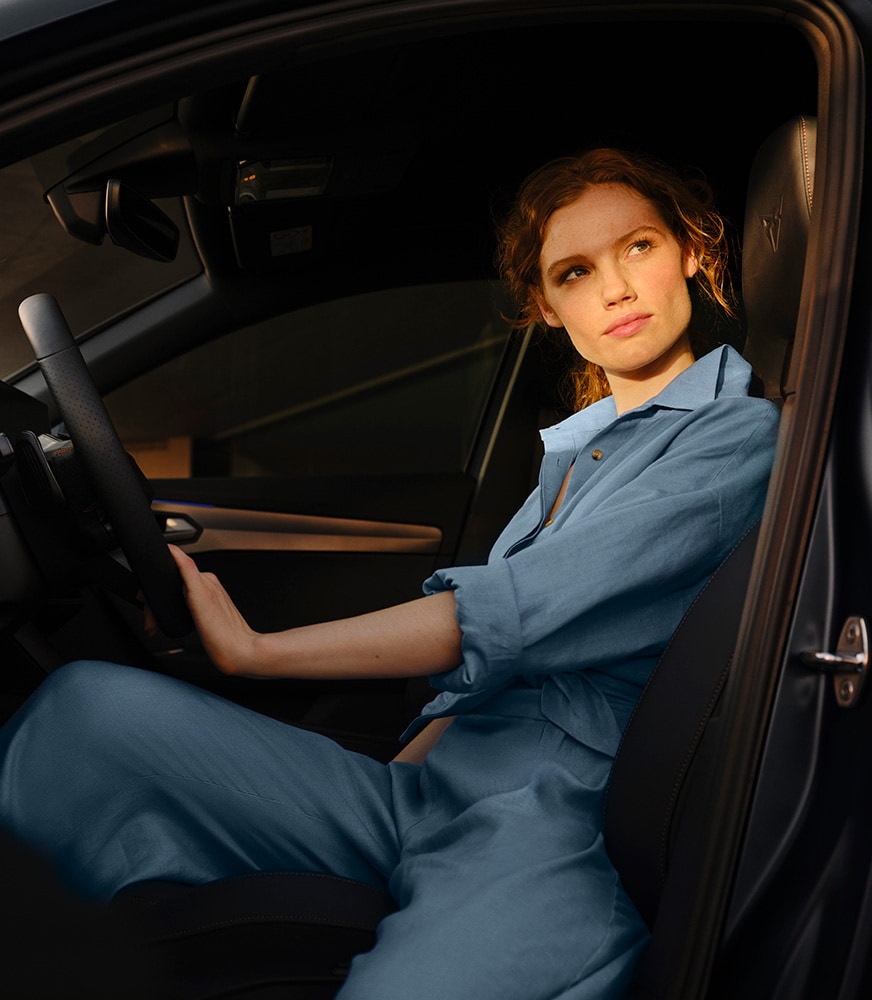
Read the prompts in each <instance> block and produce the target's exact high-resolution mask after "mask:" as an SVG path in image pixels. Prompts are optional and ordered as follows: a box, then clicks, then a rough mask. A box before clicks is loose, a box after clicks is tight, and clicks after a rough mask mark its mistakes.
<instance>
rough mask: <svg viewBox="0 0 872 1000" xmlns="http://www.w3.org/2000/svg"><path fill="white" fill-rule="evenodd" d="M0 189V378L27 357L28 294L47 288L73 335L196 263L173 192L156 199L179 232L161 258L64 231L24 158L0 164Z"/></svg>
mask: <svg viewBox="0 0 872 1000" xmlns="http://www.w3.org/2000/svg"><path fill="white" fill-rule="evenodd" d="M0 192H2V196H0V232H2V233H3V253H2V254H0V331H2V333H0V378H6V377H8V376H9V375H11V374H13V373H14V372H16V371H18V370H19V369H21V368H24V367H25V366H27V365H29V364H31V363H32V362H33V352H32V350H31V348H30V344H29V343H28V342H27V338H26V337H25V335H24V331H23V330H22V329H21V324H20V323H19V320H18V306H19V305H20V304H21V302H22V300H23V299H25V298H27V297H28V296H29V295H35V294H37V293H42V292H45V293H48V294H49V295H53V296H54V297H55V298H56V299H57V300H58V302H59V304H60V306H61V309H62V311H63V313H64V316H65V317H66V319H67V322H68V323H69V325H70V328H71V329H72V331H73V333H74V334H75V335H76V336H80V335H81V334H83V333H86V332H87V331H89V330H91V329H93V328H94V327H96V326H99V325H100V324H102V323H105V322H106V321H107V320H108V319H110V318H111V317H113V316H116V315H118V314H119V313H124V312H126V311H127V310H129V309H131V308H132V307H133V306H135V305H138V304H139V303H140V302H143V301H145V300H146V299H149V298H151V297H152V296H154V295H156V294H158V293H159V292H163V291H165V290H166V289H168V288H172V287H173V286H174V285H177V284H179V282H181V281H184V280H186V279H187V278H191V277H193V276H194V275H195V274H197V273H199V271H200V270H201V265H200V261H199V258H198V257H197V255H196V252H195V251H194V248H193V245H192V243H191V238H190V235H189V233H188V227H187V223H186V221H185V217H184V212H183V209H182V207H181V203H180V201H179V200H178V199H161V200H160V201H158V202H157V204H158V205H159V206H160V207H161V208H162V209H163V211H164V212H166V213H167V215H169V216H170V217H171V218H172V219H173V220H174V221H175V223H176V225H177V226H179V229H180V233H181V238H180V242H179V252H178V255H177V256H176V259H175V260H174V261H173V262H172V263H169V264H163V263H159V262H158V261H153V260H147V259H146V258H144V257H138V256H137V255H136V254H133V253H130V252H129V251H128V250H122V249H121V248H120V247H116V246H115V245H114V244H113V243H112V241H111V240H110V239H108V237H107V238H106V239H105V240H104V241H103V243H102V245H100V246H93V245H92V244H90V243H83V242H81V241H80V240H77V239H74V238H73V237H72V236H70V235H69V234H67V233H66V232H64V230H63V228H62V227H61V225H60V223H59V222H58V221H57V219H55V217H54V214H53V212H52V210H51V208H50V207H49V206H48V204H47V203H46V202H45V200H44V198H43V188H42V185H41V184H40V183H39V181H38V179H37V176H36V173H35V171H34V169H33V167H32V165H31V163H30V161H24V162H22V163H16V164H13V165H12V166H9V167H5V168H4V169H3V170H0Z"/></svg>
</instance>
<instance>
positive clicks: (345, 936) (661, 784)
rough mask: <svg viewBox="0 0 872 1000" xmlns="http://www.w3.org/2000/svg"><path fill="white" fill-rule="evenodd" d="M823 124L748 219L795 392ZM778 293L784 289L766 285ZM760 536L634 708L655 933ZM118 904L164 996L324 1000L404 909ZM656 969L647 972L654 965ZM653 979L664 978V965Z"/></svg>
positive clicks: (617, 838) (378, 895)
mask: <svg viewBox="0 0 872 1000" xmlns="http://www.w3.org/2000/svg"><path fill="white" fill-rule="evenodd" d="M814 149H815V122H814V120H813V119H811V118H806V117H799V118H796V119H793V120H792V121H790V122H788V123H786V124H785V125H784V126H782V127H781V128H779V129H778V130H777V131H776V132H775V133H773V135H772V136H770V138H769V139H767V140H766V142H765V143H763V145H762V146H761V147H760V150H759V152H758V154H757V157H756V159H755V162H754V164H753V167H752V170H751V174H750V181H749V188H748V199H747V207H746V214H745V225H744V251H743V264H742V291H743V297H744V301H745V309H746V337H745V346H744V353H745V355H746V356H747V357H748V359H749V360H750V361H751V363H752V365H753V366H754V369H755V372H756V374H757V375H758V377H759V379H760V381H761V383H762V387H763V388H762V391H763V392H765V394H766V395H767V396H768V397H769V398H772V399H775V400H781V399H782V398H783V394H784V392H785V391H786V372H787V370H788V366H789V362H790V351H791V345H792V343H793V337H794V328H795V324H796V316H797V311H798V305H799V296H800V291H801V286H802V272H803V267H804V259H805V246H806V240H807V234H808V226H809V218H810V213H811V201H812V193H813V184H814ZM773 288H777V289H778V290H779V294H778V295H777V296H773V295H771V294H769V292H770V291H771V289H773ZM755 545H756V530H755V529H754V530H752V531H751V532H749V533H748V534H747V535H746V537H745V538H744V539H743V540H742V541H741V542H740V543H739V544H738V545H737V546H736V548H735V549H734V551H733V553H732V554H731V555H730V556H729V557H728V559H727V561H726V562H725V563H724V564H723V565H722V566H721V568H720V569H719V570H718V572H717V573H716V574H715V575H714V577H713V578H712V580H711V581H710V582H709V584H708V585H707V587H706V588H705V589H704V591H703V592H702V594H701V595H700V597H699V598H698V599H697V601H696V602H695V603H694V605H693V607H692V608H691V609H690V610H689V611H688V613H687V615H686V616H685V618H684V620H683V621H682V623H681V625H680V626H679V629H678V630H677V632H676V633H675V636H674V637H673V639H672V641H671V643H670V645H669V647H668V648H667V650H666V651H665V652H664V654H663V656H662V658H661V660H660V662H659V664H658V666H657V667H656V669H655V671H654V672H653V674H652V676H651V679H650V680H649V683H648V685H647V686H646V688H645V691H644V693H643V695H642V697H641V699H640V701H639V703H638V705H637V707H636V710H635V712H634V713H633V716H632V718H631V720H630V723H629V725H628V727H627V730H626V733H625V735H624V738H623V741H622V743H621V746H620V748H619V751H618V755H617V758H616V760H615V764H614V768H613V773H612V779H611V783H610V789H609V795H608V800H607V804H606V814H605V820H604V824H605V836H606V843H607V846H608V849H609V851H610V853H611V856H612V858H613V861H614V863H615V865H616V867H617V869H618V871H619V872H620V874H621V877H622V879H623V882H624V885H625V887H626V889H627V891H628V893H629V895H630V897H631V898H632V899H633V901H634V902H635V904H636V906H637V907H638V909H639V911H640V913H641V914H642V916H643V918H644V919H645V920H646V922H647V923H648V924H649V926H651V927H652V928H653V929H654V931H655V934H656V930H657V916H658V910H659V908H660V903H661V900H662V898H663V894H664V891H665V889H666V887H667V884H668V882H669V880H670V879H675V878H680V877H681V870H680V866H679V865H676V864H673V861H674V860H675V859H677V858H679V857H680V852H681V843H682V839H683V837H685V836H687V835H688V832H689V833H690V834H691V835H692V830H693V824H694V823H695V822H699V821H700V818H699V817H698V816H695V814H694V813H693V810H692V802H691V799H692V795H691V794H690V793H691V792H692V787H693V784H694V782H695V781H698V780H701V779H703V778H704V776H703V775H701V774H700V770H701V765H700V763H699V761H700V760H702V759H703V757H704V755H701V754H700V749H701V748H704V744H705V730H706V726H707V725H708V723H709V720H710V719H711V717H712V714H713V712H714V711H715V707H716V704H717V699H718V695H719V692H720V691H721V689H722V687H723V685H724V683H725V682H726V680H727V675H728V669H729V662H730V657H731V654H732V649H733V645H734V643H735V639H736V634H737V631H738V626H739V621H740V618H741V615H742V609H743V603H744V594H745V589H746V585H747V580H748V576H749V573H750V570H751V565H752V563H753V558H754V553H755ZM113 905H114V907H115V909H116V912H117V913H118V914H119V915H120V916H122V917H123V918H124V919H125V920H132V921H133V924H134V927H135V931H136V933H137V935H138V936H139V937H140V939H143V938H144V939H145V940H147V941H148V942H150V943H151V945H152V946H153V947H154V949H155V954H156V958H157V959H158V960H159V961H160V963H161V970H162V974H163V975H165V976H166V978H167V980H168V985H167V990H166V996H167V997H172V996H178V997H203V998H206V997H221V996H229V995H231V994H232V995H233V996H234V997H252V998H254V997H262V998H265V997H268V996H271V995H276V996H278V995H281V996H283V997H294V996H299V997H303V996H305V997H306V998H310V1000H317V998H322V997H324V998H326V997H332V996H333V995H334V994H335V992H336V991H337V990H338V988H339V986H340V985H341V983H342V981H343V979H344V978H345V975H346V973H347V970H348V965H349V963H350V961H351V958H352V957H353V956H354V954H356V953H358V952H360V951H364V950H367V949H368V948H370V947H371V946H372V945H373V944H374V942H375V928H376V925H377V924H378V922H379V920H380V919H381V918H382V917H383V916H385V915H386V914H387V913H389V912H390V911H391V910H393V909H394V908H395V907H394V903H393V901H392V900H391V899H390V897H389V896H387V895H386V894H385V893H382V892H380V891H378V890H376V889H373V887H371V886H369V885H364V884H363V883H358V882H354V881H351V880H348V879H340V878H335V877H332V876H326V875H317V874H308V873H291V872H280V873H264V874H255V875H250V876H243V877H239V878H232V879H226V880H222V881H219V882H213V883H210V884H207V885H203V886H197V887H191V886H182V885H178V884H174V883H164V882H148V883H140V884H138V885H135V886H132V887H129V888H128V889H126V890H124V891H123V892H122V893H120V894H119V896H118V897H116V900H115V903H114V904H113ZM644 964H645V959H643V963H642V965H643V968H642V969H641V973H640V974H641V976H643V977H644V976H645V975H647V974H649V970H646V969H645V968H644ZM653 974H656V972H655V973H653Z"/></svg>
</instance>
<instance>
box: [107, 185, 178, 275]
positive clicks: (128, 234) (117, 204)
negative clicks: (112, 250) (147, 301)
mask: <svg viewBox="0 0 872 1000" xmlns="http://www.w3.org/2000/svg"><path fill="white" fill-rule="evenodd" d="M106 232H108V233H109V237H110V239H111V240H112V242H113V243H114V244H115V245H116V246H119V247H123V248H124V249H125V250H130V251H131V252H132V253H135V254H139V256H140V257H148V258H149V259H151V260H159V261H163V262H164V263H167V262H169V261H171V260H175V257H176V253H177V251H178V249H179V230H178V227H177V226H176V224H175V223H174V222H173V220H172V219H171V218H170V217H169V216H168V215H167V214H166V213H165V212H162V211H161V209H159V208H158V207H157V205H155V203H154V202H153V201H150V200H149V199H148V198H146V197H144V196H143V195H141V194H140V193H139V192H138V191H136V190H134V189H133V188H132V187H130V186H129V185H128V184H125V183H124V182H123V181H119V180H114V179H110V180H108V181H107V182H106Z"/></svg>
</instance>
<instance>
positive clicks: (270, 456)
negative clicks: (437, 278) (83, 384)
mask: <svg viewBox="0 0 872 1000" xmlns="http://www.w3.org/2000/svg"><path fill="white" fill-rule="evenodd" d="M505 307H506V303H505V302H504V301H503V300H502V295H501V290H500V287H499V286H498V285H496V284H493V283H489V282H463V283H453V284H441V285H432V286H429V285H428V286H419V287H414V288H399V289H391V290H388V291H379V292H373V293H369V294H366V295H359V296H354V297H350V298H346V299H341V300H337V301H333V302H328V303H322V304H320V305H317V306H313V307H310V308H308V309H303V310H299V311H296V312H294V313H290V314H287V315H283V316H280V317H277V318H273V319H270V320H269V321H267V322H263V323H259V324H257V325H254V326H249V327H246V328H244V329H241V330H238V331H235V332H233V333H231V334H227V335H225V336H223V337H221V338H219V339H216V340H214V341H211V342H209V343H207V344H205V345H203V346H201V347H198V348H197V349H195V350H193V351H191V352H190V353H188V354H185V355H183V356H181V357H179V358H177V359H175V360H174V361H172V362H170V363H168V364H165V365H163V366H161V367H160V368H157V369H155V370H154V371H152V372H149V373H148V374H147V375H144V376H142V377H140V378H139V379H137V380H136V381H134V382H132V383H130V384H129V385H127V386H125V387H123V388H121V389H119V390H116V391H115V392H113V393H111V394H110V395H109V396H108V397H107V399H106V404H107V407H108V408H109V412H110V414H111V416H112V418H113V420H114V422H115V425H116V427H117V428H118V431H119V434H120V435H121V438H122V440H123V441H124V443H125V446H126V447H127V448H128V450H129V451H130V452H131V453H132V454H133V455H134V456H135V457H136V459H137V461H138V462H139V464H140V466H141V467H142V469H143V471H144V472H145V473H146V474H147V475H149V476H152V477H163V476H169V477H178V476H262V475H267V476H283V475H307V476H328V475H333V474H374V475H375V474H386V473H414V472H452V471H461V470H463V469H465V467H466V463H467V461H468V459H469V455H470V451H471V448H472V444H473V439H474V436H475V432H476V428H477V425H478V421H479V419H480V416H481V413H482V410H483V407H484V404H485V402H486V400H487V396H488V392H489V390H490V387H491V385H492V383H493V379H494V376H495V374H496V370H497V366H498V364H499V361H500V358H501V357H502V354H503V351H504V349H505V345H506V341H507V338H508V335H509V328H508V326H507V325H506V323H505V322H504V320H503V319H502V318H501V311H502V310H503V309H504V308H505Z"/></svg>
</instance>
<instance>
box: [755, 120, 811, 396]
mask: <svg viewBox="0 0 872 1000" xmlns="http://www.w3.org/2000/svg"><path fill="white" fill-rule="evenodd" d="M816 140H817V122H816V120H815V119H814V118H809V117H805V116H799V117H797V118H792V119H791V120H790V121H789V122H786V123H785V124H784V125H782V126H781V128H778V129H776V130H775V131H774V132H773V133H772V135H770V136H769V138H768V139H767V140H766V141H765V142H764V143H763V144H762V145H761V146H760V149H759V151H758V153H757V156H756V157H755V159H754V164H753V166H752V168H751V175H750V178H749V181H748V199H747V202H746V207H745V224H744V231H743V235H742V300H743V304H744V307H745V315H746V324H747V334H746V337H745V347H744V349H743V351H742V353H743V354H744V356H745V357H746V358H747V359H748V361H749V362H750V363H751V366H752V367H753V369H754V371H755V372H756V373H757V375H758V376H759V377H760V378H761V379H762V380H763V384H764V387H765V394H766V397H767V398H768V399H775V400H780V399H783V398H784V396H785V395H786V391H785V386H786V384H787V376H788V370H789V367H790V357H791V348H792V346H793V340H794V335H795V332H796V317H797V313H798V311H799V297H800V294H801V293H802V277H803V271H804V269H805V254H806V247H807V244H808V229H809V222H810V219H811V211H812V201H813V196H814V164H815V148H816Z"/></svg>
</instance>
